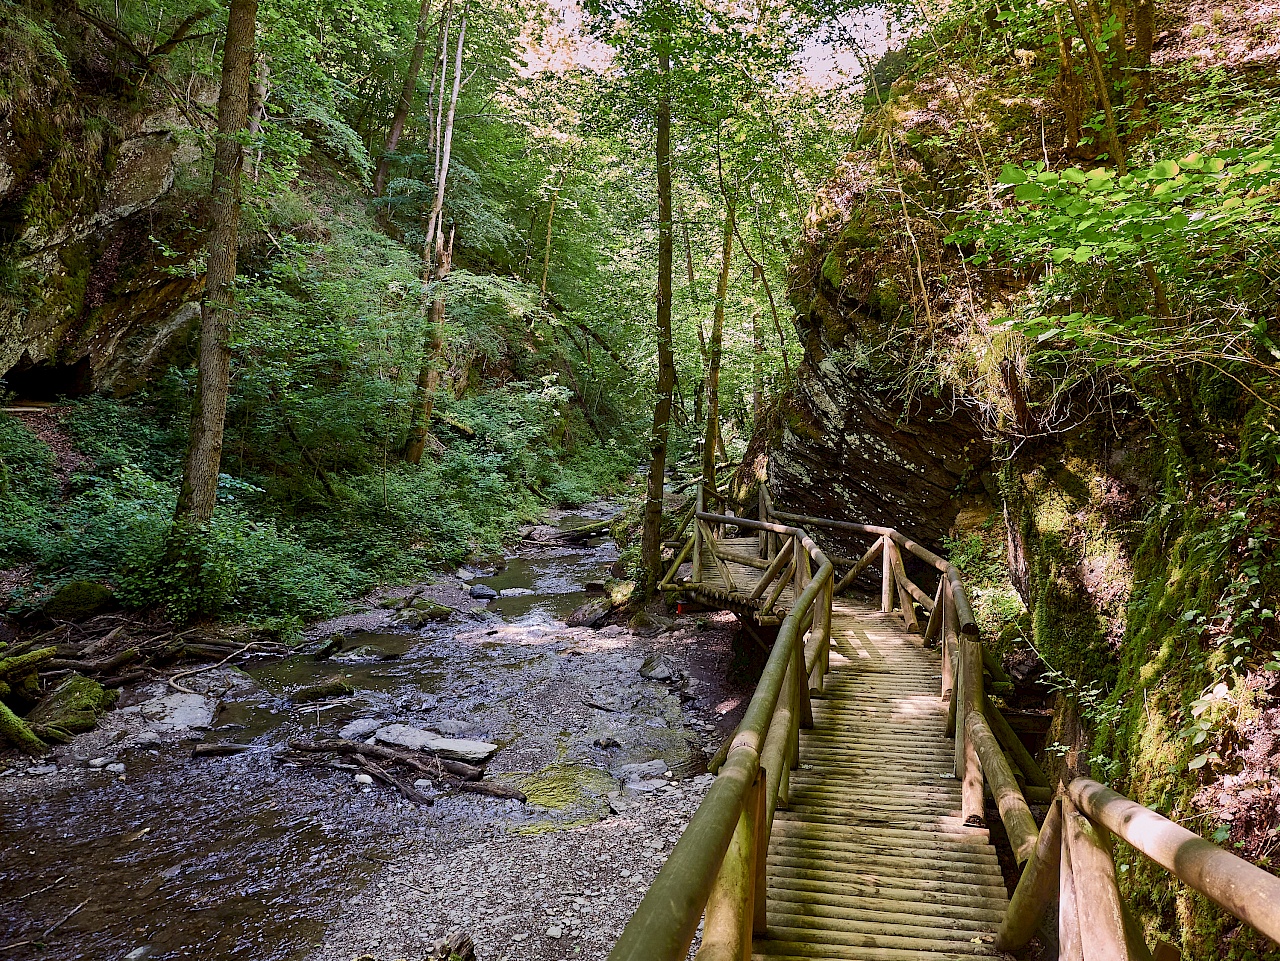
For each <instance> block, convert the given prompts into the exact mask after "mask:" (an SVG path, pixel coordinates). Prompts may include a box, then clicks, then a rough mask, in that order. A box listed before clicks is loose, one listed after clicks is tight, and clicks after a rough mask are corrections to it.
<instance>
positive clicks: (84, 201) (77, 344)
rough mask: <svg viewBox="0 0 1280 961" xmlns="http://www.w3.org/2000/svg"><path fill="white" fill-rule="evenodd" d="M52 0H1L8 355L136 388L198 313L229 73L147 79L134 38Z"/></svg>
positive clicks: (58, 387) (62, 375) (90, 382)
mask: <svg viewBox="0 0 1280 961" xmlns="http://www.w3.org/2000/svg"><path fill="white" fill-rule="evenodd" d="M41 7H42V5H41V4H34V5H32V6H31V7H30V8H28V9H26V10H24V9H22V8H19V7H17V6H15V5H12V4H8V3H6V4H3V5H0V50H2V51H3V52H2V53H0V74H3V80H0V265H3V266H0V371H8V372H9V373H8V380H9V383H10V385H11V386H13V387H14V388H15V389H19V390H24V391H28V392H31V393H34V394H35V395H38V396H40V397H44V398H51V397H52V396H54V395H55V394H58V393H80V392H83V391H85V390H88V389H91V388H92V389H103V388H105V389H112V390H117V391H126V390H131V389H135V388H136V387H137V386H138V385H139V384H141V383H142V381H143V379H144V378H145V377H146V375H147V373H148V372H149V371H150V370H151V369H152V368H153V367H154V365H155V364H156V362H157V361H158V360H160V359H161V358H163V357H164V355H165V353H166V351H167V350H168V349H169V348H170V347H171V346H172V345H173V343H174V342H175V340H177V339H178V338H180V337H181V336H182V335H183V334H185V333H186V331H187V330H188V328H189V326H190V324H191V322H192V321H193V319H194V318H195V316H196V312H197V306H196V304H195V301H198V299H199V293H200V288H201V285H202V283H203V278H202V275H201V274H200V273H199V271H196V270H192V269H188V267H189V264H188V261H190V260H191V259H192V258H193V257H194V254H195V251H196V248H197V247H198V246H199V239H198V237H195V236H194V235H193V232H192V227H193V226H194V225H195V224H194V223H192V222H191V219H192V218H194V220H195V221H197V222H198V220H199V217H200V213H199V208H200V204H199V202H198V200H197V199H196V185H197V184H199V183H203V181H204V180H206V179H207V178H206V177H204V176H202V174H204V173H205V172H206V171H207V168H206V166H205V164H204V157H203V154H202V150H201V148H200V146H198V144H197V142H196V138H195V137H194V133H195V130H196V128H197V125H199V124H200V123H201V122H202V121H201V119H200V114H199V111H200V108H203V107H207V106H208V104H209V103H210V102H211V101H212V99H213V98H215V97H216V86H215V85H214V84H213V83H212V81H211V80H210V79H209V78H207V77H200V76H197V75H195V74H192V76H191V77H190V78H189V79H190V84H189V86H188V87H187V89H185V90H183V91H181V96H180V97H178V96H171V95H170V93H169V92H167V91H165V90H164V89H163V87H162V85H160V84H152V85H150V86H149V87H147V88H143V89H145V90H147V91H150V92H142V89H140V88H138V87H137V86H135V84H134V82H133V80H134V79H135V74H136V73H137V72H141V71H143V70H144V67H143V65H142V64H135V65H133V66H134V67H135V68H136V69H129V68H128V67H127V66H125V65H122V63H121V60H122V58H124V59H125V60H127V59H128V58H129V56H130V54H129V53H128V52H127V51H125V50H123V49H115V48H112V47H111V46H110V45H109V44H106V43H104V42H103V41H102V39H101V38H100V37H99V36H98V35H97V34H96V32H95V31H93V30H92V29H91V28H89V27H88V25H87V24H86V23H84V22H83V21H77V20H76V18H75V17H73V16H72V15H71V14H69V13H67V12H65V10H64V11H63V12H61V13H54V12H53V11H52V7H51V5H50V7H51V8H50V9H49V10H43V9H41ZM183 104H186V105H187V106H185V107H184V106H183ZM206 192H207V191H206Z"/></svg>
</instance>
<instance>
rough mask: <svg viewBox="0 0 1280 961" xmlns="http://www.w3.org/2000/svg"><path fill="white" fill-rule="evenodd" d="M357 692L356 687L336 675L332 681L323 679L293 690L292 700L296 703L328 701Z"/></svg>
mask: <svg viewBox="0 0 1280 961" xmlns="http://www.w3.org/2000/svg"><path fill="white" fill-rule="evenodd" d="M355 692H356V689H355V688H354V687H352V686H351V685H350V684H348V683H347V682H346V681H344V680H342V678H340V677H335V678H334V679H333V680H331V681H321V682H320V683H319V684H309V685H307V686H306V687H303V688H299V689H298V690H296V691H294V692H293V696H292V698H291V700H292V701H293V703H295V704H309V703H311V702H313V701H327V700H329V699H330V698H337V697H349V696H350V695H352V694H354V693H355Z"/></svg>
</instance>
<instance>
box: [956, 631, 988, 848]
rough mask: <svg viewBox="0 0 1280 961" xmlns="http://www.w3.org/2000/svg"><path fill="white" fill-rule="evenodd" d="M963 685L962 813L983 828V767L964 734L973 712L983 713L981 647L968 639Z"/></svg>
mask: <svg viewBox="0 0 1280 961" xmlns="http://www.w3.org/2000/svg"><path fill="white" fill-rule="evenodd" d="M958 643H959V647H960V681H959V685H958V687H957V689H956V693H957V695H958V696H957V698H956V777H957V778H959V779H960V780H961V782H962V783H961V809H962V816H963V818H964V820H965V823H974V824H981V823H982V822H983V814H982V811H983V808H982V765H981V764H979V763H978V752H977V751H976V750H975V749H974V746H973V740H972V739H971V738H970V737H969V736H968V733H967V732H966V730H965V726H966V721H967V720H968V717H969V714H970V713H971V712H973V711H981V710H982V647H981V642H980V641H978V640H975V639H974V638H971V637H968V636H962V637H961V638H960V639H959V642H958Z"/></svg>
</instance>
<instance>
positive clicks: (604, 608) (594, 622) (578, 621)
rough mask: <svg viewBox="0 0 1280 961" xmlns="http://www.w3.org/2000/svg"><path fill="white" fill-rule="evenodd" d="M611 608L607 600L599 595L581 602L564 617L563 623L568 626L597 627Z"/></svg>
mask: <svg viewBox="0 0 1280 961" xmlns="http://www.w3.org/2000/svg"><path fill="white" fill-rule="evenodd" d="M611 610H613V607H612V605H611V604H610V603H609V601H608V600H607V599H606V598H603V597H599V598H596V599H595V600H592V601H587V603H585V604H583V605H582V606H581V607H580V608H578V609H577V610H576V611H574V612H573V613H572V614H570V615H569V616H568V618H566V619H565V623H566V624H568V625H569V626H570V627H599V626H600V625H601V624H603V623H604V622H605V619H606V618H607V617H608V616H609V612H610V611H611Z"/></svg>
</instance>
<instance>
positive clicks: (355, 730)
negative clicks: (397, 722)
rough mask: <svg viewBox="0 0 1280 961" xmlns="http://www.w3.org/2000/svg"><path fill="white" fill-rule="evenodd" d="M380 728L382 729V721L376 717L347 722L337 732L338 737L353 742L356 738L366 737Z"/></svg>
mask: <svg viewBox="0 0 1280 961" xmlns="http://www.w3.org/2000/svg"><path fill="white" fill-rule="evenodd" d="M380 727H382V721H381V720H379V719H378V718H376V717H361V718H356V720H354V721H350V722H348V723H347V724H346V726H344V727H343V728H342V730H341V731H339V732H338V737H340V738H344V739H346V740H348V741H354V740H355V739H356V738H360V737H368V736H369V735H370V734H372V733H373V732H374V731H376V730H377V729H378V728H380Z"/></svg>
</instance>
